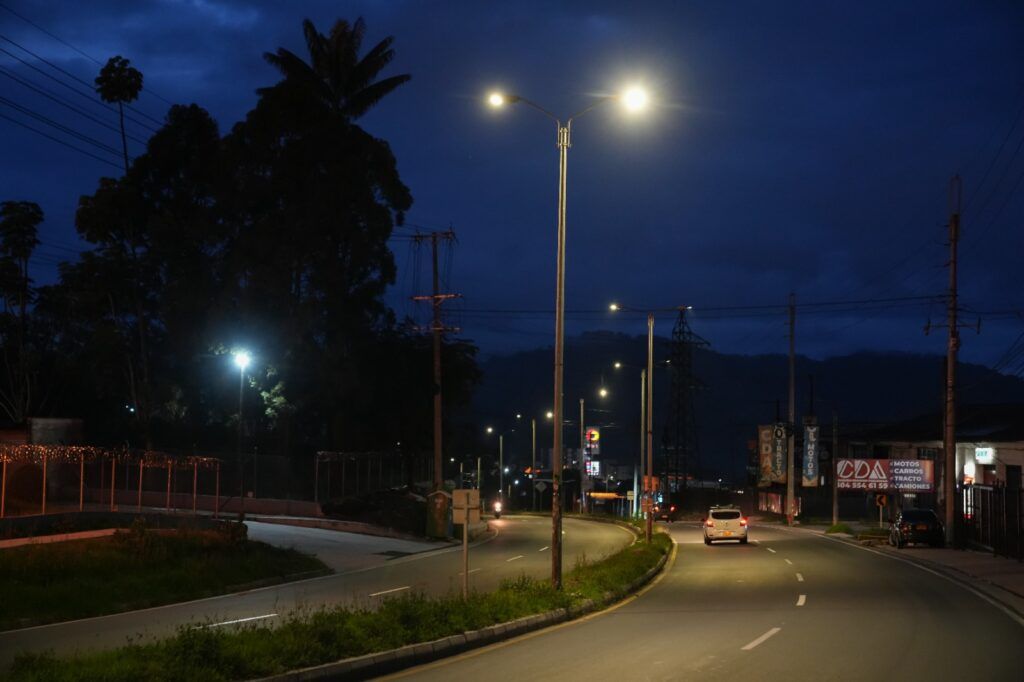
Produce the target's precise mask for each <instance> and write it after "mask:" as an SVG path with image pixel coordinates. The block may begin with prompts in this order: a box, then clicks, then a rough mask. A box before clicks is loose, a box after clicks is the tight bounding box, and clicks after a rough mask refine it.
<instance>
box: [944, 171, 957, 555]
mask: <svg viewBox="0 0 1024 682" xmlns="http://www.w3.org/2000/svg"><path fill="white" fill-rule="evenodd" d="M949 210H950V216H949V254H950V255H949V299H948V301H947V318H948V319H947V324H948V325H949V329H948V331H949V336H948V340H947V345H946V413H945V420H944V427H945V428H944V429H943V437H942V451H943V454H944V455H945V457H944V465H943V468H942V490H943V497H945V503H946V507H945V512H946V543H947V544H949V545H952V544H953V541H954V535H955V533H954V524H955V521H956V513H955V512H956V478H957V476H956V356H957V351H958V350H959V349H960V331H959V329H958V328H957V282H956V265H957V263H956V247H957V242H958V241H959V240H960V176H959V175H954V176H953V178H952V179H951V180H950V182H949Z"/></svg>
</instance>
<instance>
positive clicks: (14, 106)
mask: <svg viewBox="0 0 1024 682" xmlns="http://www.w3.org/2000/svg"><path fill="white" fill-rule="evenodd" d="M0 104H4V105H6V106H8V107H10V108H12V109H15V110H16V111H20V112H21V113H23V114H25V115H26V116H30V117H32V118H34V119H36V120H37V121H39V122H40V123H45V124H46V125H48V126H50V127H52V128H56V129H57V130H60V131H61V132H63V133H65V134H67V135H71V136H72V137H74V138H77V139H79V140H81V141H82V142H86V143H88V144H91V145H92V146H94V147H96V148H97V149H102V150H103V151H105V152H109V153H111V154H114V155H115V156H116V155H118V154H119V153H120V152H118V150H116V149H114V148H113V147H111V146H110V145H108V144H105V143H103V142H100V141H99V140H97V139H96V138H94V137H90V136H88V135H86V134H85V133H82V132H79V131H77V130H75V129H74V128H69V127H68V126H66V125H63V124H61V123H57V122H56V121H54V120H53V119H52V118H49V117H47V116H43V115H42V114H40V113H38V112H36V111H33V110H32V109H30V108H28V107H26V106H22V105H21V104H18V103H17V102H14V101H12V100H9V99H7V98H6V97H0Z"/></svg>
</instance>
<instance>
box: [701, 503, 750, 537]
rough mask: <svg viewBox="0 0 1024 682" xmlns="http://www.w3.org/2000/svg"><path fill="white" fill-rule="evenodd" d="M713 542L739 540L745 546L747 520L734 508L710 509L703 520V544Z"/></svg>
mask: <svg viewBox="0 0 1024 682" xmlns="http://www.w3.org/2000/svg"><path fill="white" fill-rule="evenodd" d="M715 540H739V541H740V544H743V545H745V544H747V519H746V518H745V517H744V516H743V512H741V511H740V510H739V509H738V508H736V507H712V508H711V509H710V510H709V511H708V517H707V518H706V519H704V544H705V545H710V544H711V543H712V542H714V541H715Z"/></svg>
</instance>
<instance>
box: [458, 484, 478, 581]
mask: <svg viewBox="0 0 1024 682" xmlns="http://www.w3.org/2000/svg"><path fill="white" fill-rule="evenodd" d="M452 523H459V524H462V598H463V599H465V598H467V597H468V596H469V524H471V523H480V491H479V490H476V489H475V488H460V489H458V490H453V491H452Z"/></svg>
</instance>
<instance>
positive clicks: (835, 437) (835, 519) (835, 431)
mask: <svg viewBox="0 0 1024 682" xmlns="http://www.w3.org/2000/svg"><path fill="white" fill-rule="evenodd" d="M838 471H839V413H838V412H837V411H836V410H832V525H833V526H834V525H836V524H837V523H839V481H837V480H836V478H837V477H836V474H837V473H838Z"/></svg>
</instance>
